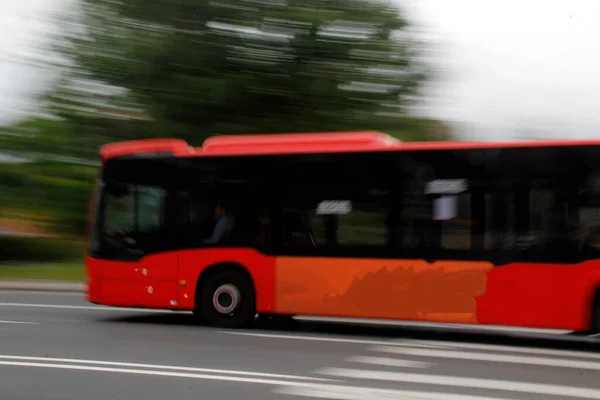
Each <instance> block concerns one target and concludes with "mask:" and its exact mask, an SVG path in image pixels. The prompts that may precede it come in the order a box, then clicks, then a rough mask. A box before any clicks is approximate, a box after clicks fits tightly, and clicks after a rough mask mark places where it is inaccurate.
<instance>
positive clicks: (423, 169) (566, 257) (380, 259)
mask: <svg viewBox="0 0 600 400" xmlns="http://www.w3.org/2000/svg"><path fill="white" fill-rule="evenodd" d="M100 156H101V159H102V168H101V171H100V175H99V178H98V182H97V185H96V191H95V195H94V198H93V200H92V208H91V211H90V215H91V216H92V218H91V221H90V224H89V226H90V230H91V232H90V235H89V244H88V248H87V253H86V271H87V277H88V283H87V285H88V292H87V296H88V300H89V301H90V302H93V303H97V304H103V305H109V306H120V307H144V308H156V309H171V310H188V311H194V312H195V314H196V315H197V316H198V317H200V318H202V319H204V320H205V321H206V322H207V323H208V324H210V325H213V326H220V327H228V328H237V327H243V326H246V325H248V324H249V323H251V322H252V321H253V320H254V318H255V317H256V315H280V316H294V315H303V316H320V317H346V318H358V319H360V318H370V319H371V318H372V319H388V320H404V321H424V322H437V323H452V324H480V325H503V326H515V327H528V328H546V329H561V330H573V331H595V332H597V331H600V289H599V288H600V141H536V142H516V143H464V142H443V143H434V142H425V143H401V142H398V141H396V140H394V139H392V138H390V137H388V136H386V135H384V134H380V133H377V132H349V133H313V134H280V135H240V136H217V137H213V138H209V139H207V140H206V141H205V142H204V144H203V146H202V147H200V148H192V147H190V146H188V144H187V143H185V142H184V141H181V140H174V139H159V140H157V139H153V140H140V141H131V142H122V143H114V144H109V145H106V146H104V147H103V148H102V149H101V151H100Z"/></svg>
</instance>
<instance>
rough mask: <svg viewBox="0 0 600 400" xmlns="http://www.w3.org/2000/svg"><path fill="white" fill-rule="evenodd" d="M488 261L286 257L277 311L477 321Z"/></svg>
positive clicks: (279, 267) (279, 268) (280, 265)
mask: <svg viewBox="0 0 600 400" xmlns="http://www.w3.org/2000/svg"><path fill="white" fill-rule="evenodd" d="M492 268H493V265H492V264H491V263H488V262H471V261H438V262H435V263H428V262H426V261H424V260H374V259H332V258H304V257H303V258H299V257H298V258H296V257H281V258H279V257H278V258H277V261H276V278H275V309H276V312H278V313H282V314H304V315H326V316H340V317H354V318H381V319H403V320H419V321H429V322H450V323H471V324H476V323H477V301H476V298H477V297H480V296H483V295H484V294H485V291H486V284H487V274H488V273H489V272H490V271H491V270H492Z"/></svg>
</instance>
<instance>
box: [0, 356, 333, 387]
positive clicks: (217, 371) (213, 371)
mask: <svg viewBox="0 0 600 400" xmlns="http://www.w3.org/2000/svg"><path fill="white" fill-rule="evenodd" d="M0 359H1V360H19V361H46V362H55V363H70V364H88V365H106V366H113V367H132V368H151V369H162V370H167V371H186V372H201V373H209V374H222V375H240V376H254V377H262V378H274V379H275V378H276V379H293V380H305V381H335V379H327V378H316V377H310V376H298V375H281V374H271V373H267V372H250V371H236V370H227V369H214V368H196V367H181V366H176V365H159V364H138V363H128V362H117V361H100V360H84V359H75V358H53V357H27V356H11V355H0Z"/></svg>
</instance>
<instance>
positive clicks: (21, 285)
mask: <svg viewBox="0 0 600 400" xmlns="http://www.w3.org/2000/svg"><path fill="white" fill-rule="evenodd" d="M0 290H13V291H30V292H63V293H83V292H85V290H86V286H85V284H84V283H82V282H60V281H30V280H27V281H18V280H5V281H0Z"/></svg>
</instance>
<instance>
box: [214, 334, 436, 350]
mask: <svg viewBox="0 0 600 400" xmlns="http://www.w3.org/2000/svg"><path fill="white" fill-rule="evenodd" d="M219 333H224V334H227V335H238V336H251V337H258V338H266V339H287V340H308V341H314V342H334V343H353V344H369V345H386V346H410V347H415V346H416V347H426V348H434V349H439V348H448V347H447V346H439V345H431V346H430V345H428V344H415V343H411V344H410V345H408V344H406V345H405V344H403V343H401V342H392V341H385V340H364V339H342V338H331V337H321V336H301V335H277V334H268V333H248V332H233V331H220V332H219Z"/></svg>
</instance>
